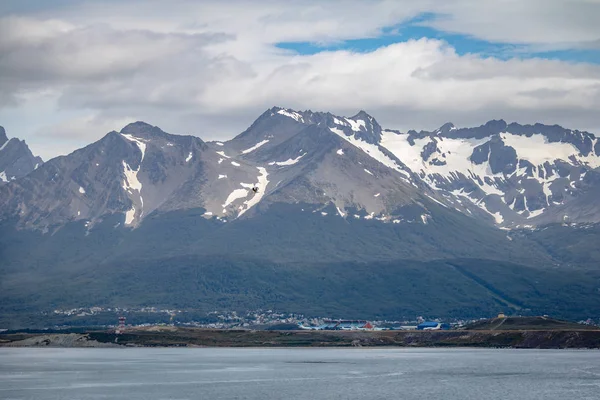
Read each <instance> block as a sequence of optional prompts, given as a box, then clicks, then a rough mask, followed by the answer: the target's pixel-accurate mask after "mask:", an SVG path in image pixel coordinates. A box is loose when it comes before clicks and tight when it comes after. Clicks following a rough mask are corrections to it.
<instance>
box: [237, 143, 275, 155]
mask: <svg viewBox="0 0 600 400" xmlns="http://www.w3.org/2000/svg"><path fill="white" fill-rule="evenodd" d="M267 143H269V139H265V140H263V141H261V142H258V143H256V144H255V145H254V146H252V147H250V148H249V149H246V150H243V151H242V154H248V153H250V152H253V151H254V150H256V149H258V148H259V147H261V146H263V145H265V144H267Z"/></svg>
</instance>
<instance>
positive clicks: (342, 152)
mask: <svg viewBox="0 0 600 400" xmlns="http://www.w3.org/2000/svg"><path fill="white" fill-rule="evenodd" d="M336 153H337V154H338V155H340V156H343V155H344V150H343V149H339V150H338V151H336Z"/></svg>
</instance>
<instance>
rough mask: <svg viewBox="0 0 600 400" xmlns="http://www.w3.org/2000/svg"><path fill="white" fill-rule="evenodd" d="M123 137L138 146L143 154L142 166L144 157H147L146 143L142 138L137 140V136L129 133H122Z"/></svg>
mask: <svg viewBox="0 0 600 400" xmlns="http://www.w3.org/2000/svg"><path fill="white" fill-rule="evenodd" d="M121 135H123V137H124V138H125V139H127V140H129V141H130V142H133V143H135V144H137V146H138V148H139V149H140V151H141V152H142V159H141V160H140V164H141V163H142V161H144V156H145V155H146V143H144V142H143V141H142V140H141V139H140V138H136V137H135V136H133V135H130V134H127V133H121Z"/></svg>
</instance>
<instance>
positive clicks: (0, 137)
mask: <svg viewBox="0 0 600 400" xmlns="http://www.w3.org/2000/svg"><path fill="white" fill-rule="evenodd" d="M6 142H8V137H7V136H6V131H5V130H4V127H2V126H0V146H3V145H4V144H5V143H6Z"/></svg>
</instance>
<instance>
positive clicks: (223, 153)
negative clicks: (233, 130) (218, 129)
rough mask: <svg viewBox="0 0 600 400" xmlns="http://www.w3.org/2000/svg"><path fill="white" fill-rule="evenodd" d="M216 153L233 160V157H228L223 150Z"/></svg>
mask: <svg viewBox="0 0 600 400" xmlns="http://www.w3.org/2000/svg"><path fill="white" fill-rule="evenodd" d="M216 153H217V154H218V155H220V156H221V157H225V158H231V157H229V156H228V155H226V154H225V152H224V151H222V150H221V151H217V152H216ZM219 164H220V163H219Z"/></svg>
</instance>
